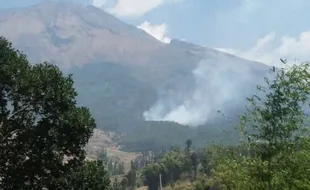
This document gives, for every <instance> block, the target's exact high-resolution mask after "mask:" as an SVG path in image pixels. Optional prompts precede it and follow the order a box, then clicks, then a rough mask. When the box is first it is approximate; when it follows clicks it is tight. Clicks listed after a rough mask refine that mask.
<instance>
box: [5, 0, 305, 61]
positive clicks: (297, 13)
mask: <svg viewBox="0 0 310 190" xmlns="http://www.w3.org/2000/svg"><path fill="white" fill-rule="evenodd" d="M40 1H43V0H0V8H9V7H17V6H28V5H32V4H35V3H38V2H40ZM66 1H75V2H79V3H88V4H94V5H96V6H102V7H104V8H105V9H106V10H107V11H109V12H110V13H112V14H114V15H115V16H117V17H119V18H120V19H122V20H124V21H126V22H128V23H130V24H133V25H136V26H138V25H140V24H141V23H143V22H146V21H147V22H149V25H148V26H150V27H151V26H153V25H154V26H155V27H154V28H149V29H150V30H149V31H150V33H151V32H152V31H153V32H157V33H162V35H164V36H167V37H169V38H179V39H185V40H187V41H191V42H194V43H197V44H200V45H204V46H208V47H215V48H224V49H223V50H224V51H228V52H231V53H234V54H236V55H239V56H241V57H246V58H249V59H258V60H259V59H261V57H263V58H264V59H265V60H264V61H272V60H273V59H274V57H276V56H288V57H289V56H292V57H293V56H297V57H298V58H301V59H308V58H310V56H308V54H309V53H310V32H309V31H310V22H309V18H310V11H309V10H310V0H93V1H91V0H66ZM163 24H165V26H166V30H164V29H163V28H156V25H162V26H163ZM302 33H304V34H303V35H302V37H301V39H299V37H300V35H301V34H302ZM264 37H265V38H264ZM261 38H264V39H263V40H260V42H259V43H257V40H259V39H261ZM307 40H309V41H307ZM296 48H297V49H298V48H299V50H300V51H299V50H298V52H295V53H294V54H293V53H291V51H290V50H291V49H292V50H293V51H297V50H296ZM308 52H309V53H308ZM258 57H260V58H258ZM261 61H262V60H261Z"/></svg>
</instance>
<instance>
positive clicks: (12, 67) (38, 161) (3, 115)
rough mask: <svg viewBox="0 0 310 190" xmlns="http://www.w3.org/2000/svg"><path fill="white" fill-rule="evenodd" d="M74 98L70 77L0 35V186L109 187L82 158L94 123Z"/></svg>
mask: <svg viewBox="0 0 310 190" xmlns="http://www.w3.org/2000/svg"><path fill="white" fill-rule="evenodd" d="M76 96H77V93H76V92H75V90H74V88H73V80H72V78H71V76H68V77H65V76H63V74H62V72H61V71H60V70H59V69H58V68H57V67H56V66H55V65H52V64H48V63H41V64H36V65H31V64H30V63H29V62H28V60H27V59H26V56H25V55H23V54H22V53H20V52H19V51H17V50H15V49H13V48H12V45H11V43H9V42H8V41H7V40H6V39H4V38H0V166H1V167H0V189H8V190H9V189H12V190H13V189H14V190H18V189H42V188H47V189H71V188H75V187H76V188H75V189H80V188H81V187H80V186H79V187H77V185H81V184H83V185H85V188H87V187H89V188H91V189H102V188H103V187H104V188H106V189H109V187H110V186H109V179H108V176H107V174H106V173H105V171H104V168H103V166H102V165H100V164H99V163H96V162H85V161H84V160H85V151H84V149H83V147H84V146H85V144H86V143H87V142H88V139H89V138H90V136H91V135H92V132H93V129H94V128H95V126H96V124H95V121H94V119H93V118H92V116H91V114H90V112H89V111H88V109H87V108H85V107H78V106H77V105H76V100H75V97H76ZM65 187H68V188H65Z"/></svg>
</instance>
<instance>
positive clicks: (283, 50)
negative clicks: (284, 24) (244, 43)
mask: <svg viewBox="0 0 310 190" xmlns="http://www.w3.org/2000/svg"><path fill="white" fill-rule="evenodd" d="M216 49H218V50H220V51H223V52H227V53H230V54H234V55H236V56H239V57H242V58H245V59H249V60H253V61H259V62H262V63H265V64H268V65H274V66H278V64H280V62H279V59H280V58H282V59H287V60H288V61H289V62H296V59H298V60H300V61H310V54H309V52H310V30H309V31H305V32H302V33H301V34H300V35H299V36H298V37H291V36H282V37H280V38H277V35H276V33H275V32H271V33H270V34H268V35H266V36H264V37H262V38H260V39H258V40H257V41H256V44H255V45H254V46H253V47H251V48H249V49H247V50H240V49H225V48H216Z"/></svg>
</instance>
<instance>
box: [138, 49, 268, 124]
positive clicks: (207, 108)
mask: <svg viewBox="0 0 310 190" xmlns="http://www.w3.org/2000/svg"><path fill="white" fill-rule="evenodd" d="M262 69H263V71H268V69H267V68H266V66H264V65H263V64H260V63H253V62H249V61H245V60H242V59H238V58H236V57H233V56H230V55H225V54H224V55H223V54H218V55H216V56H214V57H213V58H208V59H206V60H203V61H201V62H200V63H199V64H198V66H197V67H196V68H195V69H194V70H193V71H192V74H193V77H194V78H195V84H194V85H195V88H194V90H193V91H192V92H190V93H191V94H189V95H188V94H187V95H186V96H185V94H184V97H186V98H185V99H184V100H183V101H182V102H181V103H179V101H177V100H176V98H175V96H174V95H173V94H172V95H168V96H167V97H162V98H160V99H159V100H158V101H157V102H156V103H155V104H154V105H153V106H152V107H151V108H150V109H149V110H148V111H146V112H144V114H143V116H144V118H145V120H147V121H173V122H177V123H180V124H184V125H189V126H194V127H195V126H198V125H202V124H205V123H207V122H208V121H209V120H211V119H213V118H215V117H216V116H218V115H217V114H218V110H220V111H223V112H224V114H225V111H229V110H234V109H235V108H236V107H238V106H239V107H240V106H241V107H243V105H244V103H245V100H246V97H247V96H248V95H251V94H249V93H248V92H249V91H251V92H253V90H254V89H256V84H258V81H259V80H261V79H263V76H258V75H259V72H260V71H262ZM182 93H185V92H175V93H174V94H182ZM176 102H178V103H176ZM171 105H173V106H171Z"/></svg>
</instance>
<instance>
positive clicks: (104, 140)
mask: <svg viewBox="0 0 310 190" xmlns="http://www.w3.org/2000/svg"><path fill="white" fill-rule="evenodd" d="M114 138H115V134H114V133H107V132H104V131H102V130H100V129H95V130H94V133H93V136H92V137H91V138H90V139H89V142H88V144H87V146H86V153H87V157H88V158H89V159H96V158H97V156H98V155H99V153H100V152H102V151H103V150H104V149H105V150H106V151H107V153H108V157H109V158H112V159H113V158H114V159H119V160H120V161H121V162H124V167H125V168H124V170H125V172H128V171H129V170H130V162H131V160H134V159H135V158H136V157H137V156H138V155H140V154H139V153H134V152H124V151H121V150H120V149H119V147H118V145H117V143H116V142H115V141H114V140H113V139H114Z"/></svg>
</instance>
